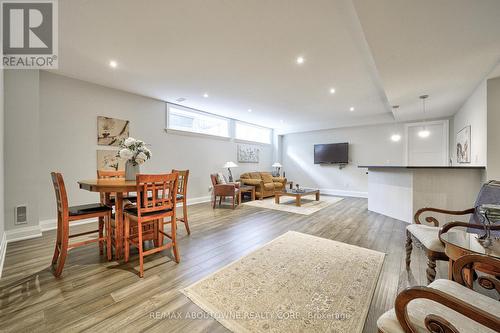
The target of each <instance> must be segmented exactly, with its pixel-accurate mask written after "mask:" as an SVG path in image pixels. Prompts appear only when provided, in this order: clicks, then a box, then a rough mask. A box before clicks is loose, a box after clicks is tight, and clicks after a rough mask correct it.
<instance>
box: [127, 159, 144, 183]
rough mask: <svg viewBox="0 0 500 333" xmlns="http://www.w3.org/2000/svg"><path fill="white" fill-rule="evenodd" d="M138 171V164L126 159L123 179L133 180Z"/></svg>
mask: <svg viewBox="0 0 500 333" xmlns="http://www.w3.org/2000/svg"><path fill="white" fill-rule="evenodd" d="M140 172H141V170H140V168H139V164H134V163H133V162H131V161H127V163H126V164H125V180H135V176H136V175H137V174H138V173H140Z"/></svg>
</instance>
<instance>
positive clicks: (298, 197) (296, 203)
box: [295, 195, 301, 207]
mask: <svg viewBox="0 0 500 333" xmlns="http://www.w3.org/2000/svg"><path fill="white" fill-rule="evenodd" d="M300 197H301V196H300V195H297V196H296V197H295V206H297V207H300V199H301V198H300Z"/></svg>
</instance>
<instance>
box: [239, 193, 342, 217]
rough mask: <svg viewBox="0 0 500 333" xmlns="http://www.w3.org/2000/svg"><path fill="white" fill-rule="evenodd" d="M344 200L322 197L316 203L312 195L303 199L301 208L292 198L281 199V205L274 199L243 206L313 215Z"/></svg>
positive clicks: (246, 203)
mask: <svg viewBox="0 0 500 333" xmlns="http://www.w3.org/2000/svg"><path fill="white" fill-rule="evenodd" d="M343 199H344V198H339V197H332V196H325V195H322V196H321V197H320V199H319V201H316V200H314V195H311V196H306V197H304V198H302V201H301V206H300V207H297V206H296V205H295V198H292V197H281V198H280V203H279V204H277V203H275V202H274V197H272V198H267V199H264V200H254V201H248V202H245V203H243V204H244V205H248V206H253V207H259V208H267V209H275V210H281V211H284V212H289V213H295V214H302V215H311V214H314V213H316V212H317V211H319V210H321V209H323V208H326V207H328V206H330V205H332V204H334V203H337V202H339V201H341V200H343Z"/></svg>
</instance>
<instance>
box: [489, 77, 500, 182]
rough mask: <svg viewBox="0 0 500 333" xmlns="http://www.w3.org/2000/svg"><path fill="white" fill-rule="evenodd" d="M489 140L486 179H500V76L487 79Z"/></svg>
mask: <svg viewBox="0 0 500 333" xmlns="http://www.w3.org/2000/svg"><path fill="white" fill-rule="evenodd" d="M487 85H488V87H487V89H488V90H487V107H488V121H487V123H488V133H487V137H488V141H487V160H486V161H487V164H486V179H487V180H500V77H498V78H495V79H490V80H488V81H487Z"/></svg>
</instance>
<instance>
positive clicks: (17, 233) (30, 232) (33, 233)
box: [5, 225, 42, 243]
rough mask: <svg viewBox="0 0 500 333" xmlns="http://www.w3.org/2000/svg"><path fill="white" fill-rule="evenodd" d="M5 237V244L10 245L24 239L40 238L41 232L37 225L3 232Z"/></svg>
mask: <svg viewBox="0 0 500 333" xmlns="http://www.w3.org/2000/svg"><path fill="white" fill-rule="evenodd" d="M5 236H6V238H7V243H10V242H16V241H20V240H24V239H31V238H36V237H42V230H41V229H40V226H38V225H35V226H28V227H21V228H17V229H13V230H5Z"/></svg>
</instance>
